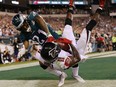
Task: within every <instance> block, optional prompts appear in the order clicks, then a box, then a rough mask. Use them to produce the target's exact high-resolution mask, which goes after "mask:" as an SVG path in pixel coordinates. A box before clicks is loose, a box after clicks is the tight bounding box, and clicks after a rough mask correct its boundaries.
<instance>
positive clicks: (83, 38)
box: [77, 0, 105, 57]
mask: <svg viewBox="0 0 116 87" xmlns="http://www.w3.org/2000/svg"><path fill="white" fill-rule="evenodd" d="M101 1H102V7H104V6H103V5H105V4H104V3H105V0H100V5H101ZM103 1H104V2H103ZM102 7H101V6H100V7H99V8H98V9H97V10H96V12H95V14H94V15H93V16H92V18H91V20H90V21H89V23H88V24H87V26H86V27H85V28H84V29H83V31H82V33H81V35H80V39H79V40H78V41H77V50H78V51H79V53H80V54H81V55H82V56H83V55H85V53H86V52H85V51H86V46H87V44H88V42H89V39H90V35H91V31H92V30H93V29H94V27H95V26H96V24H97V22H98V20H99V16H100V13H101V12H102V9H103V8H102ZM83 57H84V56H83Z"/></svg>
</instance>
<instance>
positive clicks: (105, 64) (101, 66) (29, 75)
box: [0, 57, 116, 80]
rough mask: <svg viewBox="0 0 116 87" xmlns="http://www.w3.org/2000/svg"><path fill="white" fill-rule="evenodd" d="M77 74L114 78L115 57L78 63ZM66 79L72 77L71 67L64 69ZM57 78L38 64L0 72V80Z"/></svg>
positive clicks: (97, 78) (89, 76) (94, 78)
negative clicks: (66, 75)
mask: <svg viewBox="0 0 116 87" xmlns="http://www.w3.org/2000/svg"><path fill="white" fill-rule="evenodd" d="M79 66H80V70H79V74H80V75H81V76H82V77H83V78H84V79H86V80H104V79H112V80H114V79H115V80H116V57H110V58H108V57H107V58H98V59H88V60H87V61H86V62H85V63H79ZM66 73H67V74H68V78H67V79H68V80H71V79H73V78H72V72H71V69H68V70H66ZM37 79H40V80H47V79H48V80H49V79H50V80H57V79H58V77H57V76H54V75H52V74H49V73H47V72H45V71H44V70H43V69H42V68H41V67H40V66H33V67H27V68H21V69H15V70H7V71H1V72H0V80H37Z"/></svg>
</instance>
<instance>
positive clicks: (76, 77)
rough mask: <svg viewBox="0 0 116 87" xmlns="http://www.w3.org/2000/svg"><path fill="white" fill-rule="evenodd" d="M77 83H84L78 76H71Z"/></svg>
mask: <svg viewBox="0 0 116 87" xmlns="http://www.w3.org/2000/svg"><path fill="white" fill-rule="evenodd" d="M73 78H75V79H76V80H77V81H78V82H81V83H85V80H84V79H83V78H81V77H80V76H73Z"/></svg>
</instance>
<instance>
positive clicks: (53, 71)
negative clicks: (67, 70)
mask: <svg viewBox="0 0 116 87" xmlns="http://www.w3.org/2000/svg"><path fill="white" fill-rule="evenodd" d="M45 71H47V72H49V73H51V74H54V75H56V76H60V75H61V74H62V72H61V71H59V70H55V69H51V68H50V67H48V68H47V69H45Z"/></svg>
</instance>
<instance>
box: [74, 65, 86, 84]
mask: <svg viewBox="0 0 116 87" xmlns="http://www.w3.org/2000/svg"><path fill="white" fill-rule="evenodd" d="M72 75H73V77H74V78H75V79H76V80H77V81H78V82H82V83H84V82H85V80H84V79H83V78H81V76H79V66H78V64H76V65H74V66H73V67H72Z"/></svg>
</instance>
